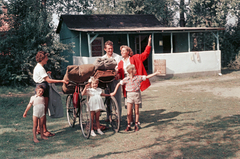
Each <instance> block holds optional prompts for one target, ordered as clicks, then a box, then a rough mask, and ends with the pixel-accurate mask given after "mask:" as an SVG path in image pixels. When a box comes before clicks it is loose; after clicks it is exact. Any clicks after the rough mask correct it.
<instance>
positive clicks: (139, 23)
mask: <svg viewBox="0 0 240 159" xmlns="http://www.w3.org/2000/svg"><path fill="white" fill-rule="evenodd" d="M62 22H64V23H65V24H66V25H67V27H68V29H69V30H73V31H82V32H98V33H100V32H148V31H151V32H152V31H161V32H164V31H196V30H198V31H204V30H224V28H216V27H163V26H162V25H161V24H160V22H159V21H158V20H157V18H156V17H155V16H154V15H138V14H137V15H119V14H114V15H113V14H111V15H109V14H96V15H62V16H61V17H60V21H59V24H58V27H57V30H56V32H57V33H59V32H60V30H61V26H62Z"/></svg>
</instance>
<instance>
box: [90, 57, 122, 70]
mask: <svg viewBox="0 0 240 159" xmlns="http://www.w3.org/2000/svg"><path fill="white" fill-rule="evenodd" d="M93 65H94V66H95V70H115V67H116V66H117V62H116V60H115V59H113V58H101V57H99V58H97V59H96V60H95V61H94V63H93Z"/></svg>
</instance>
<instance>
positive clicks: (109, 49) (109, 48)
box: [102, 40, 122, 119]
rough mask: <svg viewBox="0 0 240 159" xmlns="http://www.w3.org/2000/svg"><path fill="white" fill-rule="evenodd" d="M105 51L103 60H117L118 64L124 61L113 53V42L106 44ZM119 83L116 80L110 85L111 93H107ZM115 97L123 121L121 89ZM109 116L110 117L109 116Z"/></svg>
mask: <svg viewBox="0 0 240 159" xmlns="http://www.w3.org/2000/svg"><path fill="white" fill-rule="evenodd" d="M104 51H105V52H106V54H105V55H103V56H102V57H103V58H113V59H115V60H116V62H117V64H118V63H119V62H120V61H121V60H122V57H121V56H120V55H118V54H116V53H114V52H113V42H112V41H110V40H108V41H106V42H105V45H104ZM115 70H116V71H117V66H116V68H115ZM118 82H119V79H118V78H116V79H115V80H114V81H112V82H110V83H108V88H109V89H110V92H106V93H112V92H113V91H114V90H115V87H116V85H117V84H118ZM114 97H115V98H116V100H117V103H118V108H119V112H120V119H121V117H122V96H121V88H119V89H118V91H117V93H116V95H115V96H114ZM107 116H109V114H108V115H107Z"/></svg>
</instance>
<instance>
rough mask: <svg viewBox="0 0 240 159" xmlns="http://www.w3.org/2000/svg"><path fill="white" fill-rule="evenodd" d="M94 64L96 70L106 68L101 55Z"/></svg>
mask: <svg viewBox="0 0 240 159" xmlns="http://www.w3.org/2000/svg"><path fill="white" fill-rule="evenodd" d="M93 65H94V66H95V70H105V66H104V61H103V59H102V58H101V57H99V58H97V59H96V60H95V61H94V63H93Z"/></svg>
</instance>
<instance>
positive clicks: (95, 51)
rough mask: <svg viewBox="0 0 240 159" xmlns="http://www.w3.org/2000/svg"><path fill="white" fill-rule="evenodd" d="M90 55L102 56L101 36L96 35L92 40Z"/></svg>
mask: <svg viewBox="0 0 240 159" xmlns="http://www.w3.org/2000/svg"><path fill="white" fill-rule="evenodd" d="M91 45H92V57H96V56H102V55H103V53H104V46H103V37H97V38H96V39H95V40H94V41H93V42H92V44H91Z"/></svg>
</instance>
